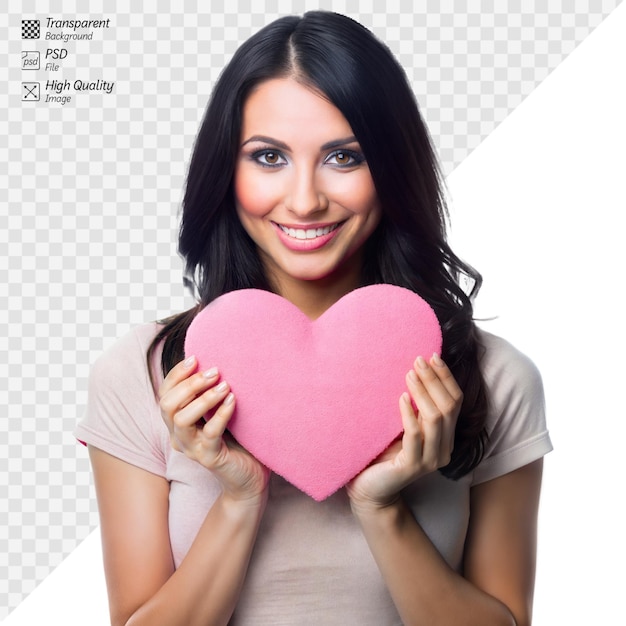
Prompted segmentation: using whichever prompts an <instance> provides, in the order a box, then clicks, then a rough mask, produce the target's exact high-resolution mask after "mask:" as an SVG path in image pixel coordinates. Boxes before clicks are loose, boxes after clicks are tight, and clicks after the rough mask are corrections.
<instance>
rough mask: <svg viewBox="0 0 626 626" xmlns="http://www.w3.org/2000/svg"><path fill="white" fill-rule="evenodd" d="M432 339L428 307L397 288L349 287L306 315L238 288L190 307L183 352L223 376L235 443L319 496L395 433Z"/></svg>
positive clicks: (437, 336) (434, 343)
mask: <svg viewBox="0 0 626 626" xmlns="http://www.w3.org/2000/svg"><path fill="white" fill-rule="evenodd" d="M441 342H442V338H441V329H440V327H439V323H438V321H437V318H436V316H435V313H434V312H433V310H432V309H431V308H430V306H429V305H428V304H427V303H426V302H425V301H424V300H423V299H422V298H420V297H419V296H418V295H417V294H415V293H413V292H412V291H409V290H407V289H403V288H400V287H395V286H392V285H371V286H367V287H362V288H360V289H356V290H354V291H352V292H350V293H349V294H347V295H346V296H344V297H343V298H341V299H340V300H339V301H338V302H337V303H335V304H334V305H333V306H332V307H331V308H330V309H328V310H327V311H326V312H325V313H324V314H323V315H322V316H321V317H319V318H318V319H316V320H310V319H309V318H308V317H307V316H306V315H304V314H303V313H302V312H301V311H300V310H299V309H298V308H297V307H295V306H294V305H293V304H291V303H290V302H289V301H287V300H285V299H284V298H282V297H280V296H278V295H275V294H272V293H269V292H267V291H262V290H256V289H244V290H241V291H234V292H231V293H228V294H225V295H223V296H221V297H219V298H217V299H216V300H215V301H213V302H212V303H211V304H210V305H208V306H207V307H206V308H205V309H204V310H202V311H201V312H200V313H199V314H198V315H197V316H196V318H195V320H194V321H193V323H192V324H191V326H190V327H189V330H188V332H187V337H186V341H185V352H186V354H187V355H192V354H193V355H195V356H196V358H197V359H198V362H199V367H200V368H201V369H208V368H210V367H213V366H217V367H218V369H219V371H220V374H221V378H222V379H223V380H226V381H227V382H228V383H229V384H230V386H231V388H232V391H233V393H234V394H235V397H236V408H235V414H234V416H233V417H232V419H231V421H230V424H229V430H230V432H231V433H232V435H233V436H234V437H235V438H236V439H237V441H238V442H239V443H240V444H241V445H242V446H243V447H244V448H246V449H247V450H248V451H249V452H251V453H252V454H253V455H254V456H255V457H256V458H257V459H259V460H260V461H261V462H262V463H263V464H265V465H266V466H267V467H269V468H270V469H271V470H272V471H273V472H275V473H277V474H279V475H280V476H282V477H283V478H285V479H286V480H288V481H289V482H290V483H292V484H293V485H295V486H296V487H298V488H299V489H300V490H302V491H304V492H305V493H307V494H309V495H310V496H311V497H312V498H314V499H315V500H318V501H321V500H323V499H325V498H327V497H328V496H330V495H331V494H333V493H334V492H335V491H337V490H338V489H340V488H341V487H343V486H344V485H345V484H346V483H347V482H349V481H350V480H351V479H352V478H353V477H354V476H356V475H357V474H358V473H359V472H360V471H361V470H363V469H364V468H365V467H366V466H367V465H368V464H369V463H370V462H371V461H372V460H373V459H375V458H376V457H377V456H378V455H379V454H380V453H381V452H383V451H384V450H385V449H386V448H387V447H388V446H389V445H390V443H392V442H393V441H394V440H395V439H396V438H397V437H398V436H400V434H401V433H402V421H401V418H400V411H399V408H398V400H399V398H400V395H401V394H402V393H403V392H404V391H405V390H406V383H405V375H406V373H407V372H408V371H409V370H410V369H411V368H412V367H413V363H414V361H415V359H416V358H417V356H419V355H421V356H423V357H424V358H426V359H427V360H428V359H429V358H430V357H431V356H432V354H433V352H437V353H439V352H440V351H441ZM209 419H210V417H209Z"/></svg>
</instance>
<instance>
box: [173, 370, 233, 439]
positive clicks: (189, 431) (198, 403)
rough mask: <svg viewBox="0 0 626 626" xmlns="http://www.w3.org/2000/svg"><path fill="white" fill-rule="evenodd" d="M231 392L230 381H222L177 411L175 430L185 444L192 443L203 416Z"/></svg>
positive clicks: (174, 420) (177, 436)
mask: <svg viewBox="0 0 626 626" xmlns="http://www.w3.org/2000/svg"><path fill="white" fill-rule="evenodd" d="M229 392H230V387H229V385H228V383H227V382H226V381H222V382H221V383H220V384H219V385H216V386H214V387H211V388H210V389H208V390H207V391H205V392H204V393H203V394H201V395H200V396H198V397H197V398H196V399H195V400H193V401H192V402H190V403H189V404H188V405H187V406H186V407H184V408H183V409H181V410H180V411H178V412H177V413H175V415H174V418H173V423H174V430H173V432H174V435H175V436H176V438H177V439H178V440H179V441H180V442H181V443H182V444H183V445H191V444H192V443H193V441H194V439H195V437H196V435H197V434H198V430H199V427H198V422H199V421H200V420H201V418H202V417H203V416H205V415H207V414H208V413H210V412H211V411H213V410H214V409H215V408H216V407H217V406H218V405H219V404H220V403H221V402H222V401H223V400H224V398H226V396H227V395H228V393H229ZM210 421H211V420H209V422H210ZM220 436H221V433H220Z"/></svg>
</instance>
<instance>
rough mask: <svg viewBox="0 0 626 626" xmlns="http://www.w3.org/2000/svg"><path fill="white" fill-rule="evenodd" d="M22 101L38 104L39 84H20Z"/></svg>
mask: <svg viewBox="0 0 626 626" xmlns="http://www.w3.org/2000/svg"><path fill="white" fill-rule="evenodd" d="M22 101H24V102H39V83H22Z"/></svg>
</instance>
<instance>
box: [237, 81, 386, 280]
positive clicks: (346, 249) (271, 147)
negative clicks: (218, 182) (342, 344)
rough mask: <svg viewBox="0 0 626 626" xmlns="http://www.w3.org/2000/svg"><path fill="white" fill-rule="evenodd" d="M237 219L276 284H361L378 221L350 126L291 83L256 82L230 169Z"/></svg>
mask: <svg viewBox="0 0 626 626" xmlns="http://www.w3.org/2000/svg"><path fill="white" fill-rule="evenodd" d="M235 196H236V204H237V213H238V215H239V219H240V220H241V223H242V224H243V227H244V228H245V230H246V231H247V232H248V234H249V235H250V237H251V238H252V240H253V241H254V242H255V243H256V245H257V247H258V250H259V253H260V255H261V258H262V260H263V262H264V264H265V268H266V271H267V272H268V274H269V275H270V277H272V278H273V279H275V280H276V281H277V285H278V286H279V289H280V285H283V284H285V283H284V281H285V280H287V281H293V280H294V279H295V280H298V281H313V280H318V279H322V278H330V277H332V275H333V274H334V273H339V274H341V275H343V276H344V277H345V274H346V272H348V273H352V274H353V275H354V282H355V285H354V286H357V285H358V282H359V280H360V273H361V265H362V259H361V254H360V253H359V252H360V251H361V249H362V246H363V244H364V242H365V241H366V240H367V239H368V237H369V236H370V235H371V234H372V233H373V232H374V230H375V228H376V226H377V225H378V223H379V221H380V216H381V209H380V207H379V203H378V198H377V196H376V190H375V188H374V182H373V180H372V176H371V174H370V171H369V168H368V166H367V163H366V162H365V160H364V157H363V153H362V151H361V148H360V146H359V143H358V142H357V140H356V138H355V137H354V133H353V132H352V129H351V128H350V125H349V124H348V122H347V121H346V119H345V118H344V116H343V115H342V114H341V112H340V111H339V109H337V108H336V107H335V106H334V105H332V104H331V103H330V102H329V101H328V100H326V99H325V98H323V97H321V96H320V95H318V94H317V93H315V92H314V91H311V89H309V88H307V87H305V86H303V85H301V84H300V83H298V82H296V81H295V80H293V79H272V80H268V81H266V82H264V83H261V84H260V85H259V86H258V87H257V89H255V90H254V91H253V92H252V94H251V95H250V96H249V97H248V99H247V100H246V102H245V105H244V110H243V119H242V133H241V144H240V150H239V156H238V159H237V165H236V169H235Z"/></svg>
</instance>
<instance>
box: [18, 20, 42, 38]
mask: <svg viewBox="0 0 626 626" xmlns="http://www.w3.org/2000/svg"><path fill="white" fill-rule="evenodd" d="M22 39H39V20H22Z"/></svg>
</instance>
